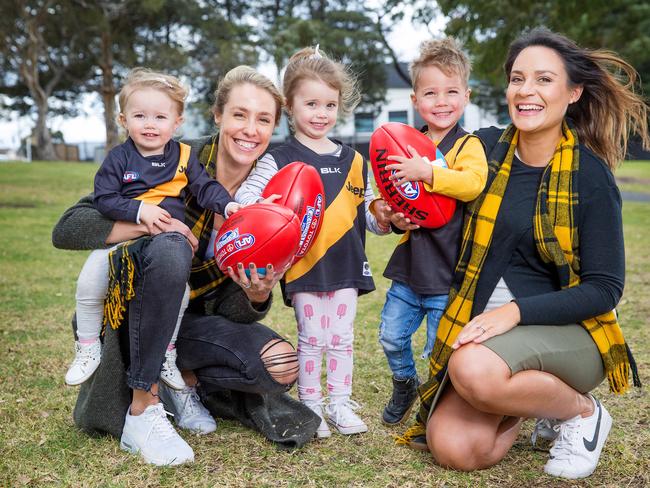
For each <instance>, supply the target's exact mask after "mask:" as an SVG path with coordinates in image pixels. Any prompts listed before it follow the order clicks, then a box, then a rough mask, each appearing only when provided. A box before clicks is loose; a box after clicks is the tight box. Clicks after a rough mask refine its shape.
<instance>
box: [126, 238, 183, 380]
mask: <svg viewBox="0 0 650 488" xmlns="http://www.w3.org/2000/svg"><path fill="white" fill-rule="evenodd" d="M191 265H192V248H191V247H190V245H189V243H188V241H187V239H186V238H185V237H184V236H183V235H182V234H179V233H177V232H164V233H162V234H158V235H156V236H154V237H153V238H152V239H151V242H150V243H149V244H148V245H147V246H146V247H145V249H144V251H143V255H142V268H141V269H140V274H139V275H138V276H137V277H136V279H135V296H134V297H133V299H132V300H131V302H129V352H130V364H129V368H128V371H127V383H128V385H129V387H130V388H133V389H138V390H145V391H149V390H150V389H151V385H152V384H154V383H157V382H158V378H159V376H160V370H161V369H162V364H163V360H164V357H165V351H166V350H167V346H168V345H169V341H170V340H171V338H172V335H173V334H174V328H175V327H176V322H177V320H178V311H179V309H180V307H181V302H182V301H183V295H184V294H185V286H186V283H187V280H188V279H189V276H190V268H191Z"/></svg>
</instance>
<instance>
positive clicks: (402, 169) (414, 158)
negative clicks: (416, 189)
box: [386, 146, 433, 186]
mask: <svg viewBox="0 0 650 488" xmlns="http://www.w3.org/2000/svg"><path fill="white" fill-rule="evenodd" d="M407 150H408V153H409V154H410V155H411V157H410V158H405V157H403V156H388V159H389V160H390V161H396V163H394V164H387V165H386V169H387V170H389V171H392V170H395V173H394V174H393V175H391V177H390V179H391V180H392V181H393V183H395V185H398V186H399V185H402V184H404V183H406V182H408V181H423V182H424V183H427V184H429V185H430V184H431V183H432V181H433V171H432V169H431V164H430V163H427V162H426V161H425V160H424V158H423V157H422V156H420V155H419V154H418V152H417V151H416V150H415V148H414V147H412V146H407Z"/></svg>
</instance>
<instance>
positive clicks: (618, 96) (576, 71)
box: [504, 28, 650, 170]
mask: <svg viewBox="0 0 650 488" xmlns="http://www.w3.org/2000/svg"><path fill="white" fill-rule="evenodd" d="M530 46H543V47H547V48H549V49H553V50H554V51H555V52H556V53H558V55H559V56H560V57H561V58H562V60H563V61H564V67H565V69H566V71H567V74H568V77H569V83H570V84H571V86H582V87H583V92H582V95H581V97H580V99H579V100H578V101H577V102H575V103H573V104H571V105H569V108H568V110H567V116H568V117H570V118H571V119H572V120H573V121H574V123H575V125H576V129H577V131H578V135H579V137H580V140H581V142H582V143H583V144H585V145H586V146H587V147H588V148H590V149H591V150H592V151H594V153H596V154H598V155H599V156H600V157H602V158H603V159H604V160H605V161H606V163H607V164H608V166H609V167H610V168H611V169H612V170H613V169H614V168H616V166H618V164H619V163H620V162H621V160H622V159H623V158H624V157H625V151H626V148H627V142H628V137H629V135H630V133H636V134H638V135H639V136H640V137H641V141H642V143H643V146H644V148H646V149H647V148H648V147H650V136H649V135H648V107H647V105H646V103H645V101H644V99H643V97H642V96H641V95H639V94H638V93H637V92H636V91H635V88H636V86H637V80H638V78H639V75H638V73H637V72H636V70H635V69H634V68H633V67H632V66H631V65H630V64H629V63H627V62H626V61H624V60H623V59H621V58H620V57H618V55H617V54H616V53H614V52H611V51H606V50H601V49H599V50H590V49H584V48H581V47H580V46H578V45H577V44H576V43H575V42H573V41H572V40H571V39H569V38H567V37H565V36H563V35H561V34H557V33H555V32H552V31H550V30H548V29H546V28H536V29H533V30H531V31H529V32H527V33H525V34H523V35H521V36H520V37H519V38H518V39H516V40H515V41H514V42H513V43H512V44H511V45H510V49H509V51H508V56H507V57H506V62H505V64H504V69H505V72H506V77H507V78H508V79H509V78H510V71H511V70H512V65H513V64H514V62H515V59H516V58H517V56H518V55H519V53H521V51H523V50H524V49H525V48H527V47H530Z"/></svg>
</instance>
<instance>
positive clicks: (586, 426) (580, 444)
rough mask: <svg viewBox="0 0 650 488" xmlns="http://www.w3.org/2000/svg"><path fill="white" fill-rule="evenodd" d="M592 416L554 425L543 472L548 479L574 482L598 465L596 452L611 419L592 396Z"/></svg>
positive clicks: (598, 454) (601, 445)
mask: <svg viewBox="0 0 650 488" xmlns="http://www.w3.org/2000/svg"><path fill="white" fill-rule="evenodd" d="M589 397H590V398H591V399H592V401H593V402H594V413H593V414H592V415H591V416H589V417H585V418H582V417H581V416H580V415H578V416H576V417H573V418H572V419H569V420H566V421H564V422H562V423H560V424H558V425H557V426H556V427H555V428H556V429H557V431H558V436H557V439H555V442H554V443H553V447H551V450H550V459H549V460H548V462H547V463H546V465H545V466H544V471H545V472H546V473H547V474H550V475H552V476H560V477H562V478H569V479H576V478H586V477H587V476H589V475H590V474H591V473H593V472H594V470H595V469H596V466H597V465H598V459H599V458H600V452H601V451H602V450H603V446H604V445H605V440H607V435H608V434H609V430H610V429H611V427H612V417H611V416H610V415H609V412H608V411H607V410H606V409H605V407H603V405H602V404H601V403H600V402H599V401H598V400H596V399H595V398H594V397H593V396H592V395H589Z"/></svg>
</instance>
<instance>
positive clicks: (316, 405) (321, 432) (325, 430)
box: [304, 399, 332, 439]
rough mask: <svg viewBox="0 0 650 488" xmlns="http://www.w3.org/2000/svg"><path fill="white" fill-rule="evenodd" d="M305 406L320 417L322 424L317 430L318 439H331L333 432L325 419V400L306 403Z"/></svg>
mask: <svg viewBox="0 0 650 488" xmlns="http://www.w3.org/2000/svg"><path fill="white" fill-rule="evenodd" d="M304 404H305V405H307V406H308V407H309V408H310V409H311V411H312V412H314V413H315V414H316V415H318V416H319V417H320V424H319V425H318V429H316V437H317V438H318V439H326V438H328V437H330V436H331V435H332V431H330V428H329V427H328V426H327V422H325V418H324V417H323V400H322V399H321V400H318V401H315V402H314V401H305V402H304Z"/></svg>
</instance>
